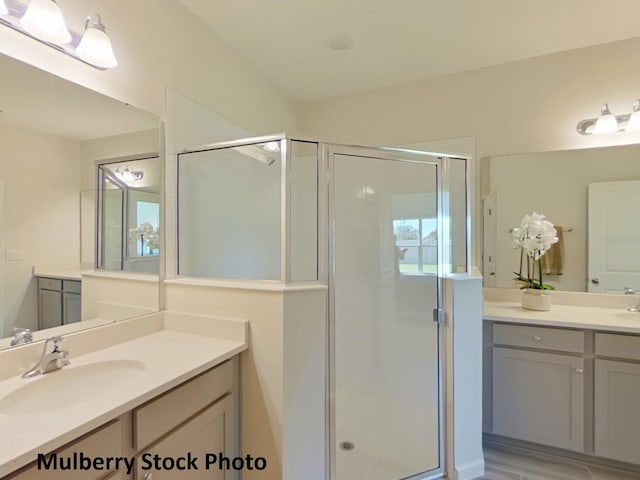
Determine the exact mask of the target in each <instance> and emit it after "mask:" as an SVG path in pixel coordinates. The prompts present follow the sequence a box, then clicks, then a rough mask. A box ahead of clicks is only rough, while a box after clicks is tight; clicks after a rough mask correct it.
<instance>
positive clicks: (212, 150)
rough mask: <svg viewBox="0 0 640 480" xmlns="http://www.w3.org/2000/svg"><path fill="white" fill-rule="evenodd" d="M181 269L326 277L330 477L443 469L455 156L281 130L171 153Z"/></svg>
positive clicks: (250, 278) (458, 183)
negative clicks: (445, 289)
mask: <svg viewBox="0 0 640 480" xmlns="http://www.w3.org/2000/svg"><path fill="white" fill-rule="evenodd" d="M178 175H179V180H178V184H179V189H178V260H179V268H178V272H179V275H181V276H188V277H206V278H215V279H226V280H228V281H235V282H238V285H242V283H243V282H253V283H255V282H264V283H269V284H281V285H292V284H298V285H300V284H318V285H326V286H327V287H328V289H329V295H328V308H327V311H328V312H329V314H328V318H327V319H326V333H327V339H328V341H327V345H328V349H327V352H326V362H327V369H326V370H327V372H328V375H327V379H326V389H325V390H326V405H327V411H326V428H325V436H326V442H327V452H328V457H329V458H328V459H327V471H328V472H329V475H330V478H331V479H332V480H347V479H356V478H363V479H364V478H366V479H380V480H383V479H384V480H389V479H391V478H393V479H404V478H416V479H418V478H420V479H422V478H437V477H441V476H442V475H443V474H444V453H443V452H444V442H443V411H442V362H441V359H442V348H441V322H440V320H441V313H442V298H441V297H442V291H441V281H440V279H441V278H443V277H444V276H445V275H447V274H449V273H451V272H466V271H468V262H469V242H468V211H469V209H468V206H467V193H466V192H467V182H466V175H467V173H466V161H465V159H459V158H450V157H448V156H445V155H438V154H433V153H426V152H419V151H408V150H399V149H390V148H369V147H358V146H345V145H335V144H327V143H322V142H318V141H313V140H310V139H302V138H290V137H287V136H285V135H277V136H270V137H260V138H252V139H245V140H240V141H234V142H223V143H218V144H212V145H205V146H201V147H196V148H190V149H187V150H185V151H183V152H181V153H179V155H178Z"/></svg>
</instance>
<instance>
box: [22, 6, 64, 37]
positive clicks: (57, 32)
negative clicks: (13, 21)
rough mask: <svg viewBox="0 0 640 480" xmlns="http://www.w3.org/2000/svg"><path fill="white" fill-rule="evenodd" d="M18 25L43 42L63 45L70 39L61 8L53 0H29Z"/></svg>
mask: <svg viewBox="0 0 640 480" xmlns="http://www.w3.org/2000/svg"><path fill="white" fill-rule="evenodd" d="M20 25H22V27H23V28H24V29H25V30H26V31H27V32H29V33H30V34H31V35H33V36H34V37H36V38H39V39H40V40H43V41H45V42H49V43H57V44H60V45H63V44H65V43H69V42H70V41H71V34H70V33H69V30H68V29H67V26H66V24H65V23H64V17H63V16H62V10H60V7H58V4H57V3H56V2H55V1H54V0H31V3H29V6H28V7H27V11H26V12H25V14H24V15H23V17H22V18H21V19H20Z"/></svg>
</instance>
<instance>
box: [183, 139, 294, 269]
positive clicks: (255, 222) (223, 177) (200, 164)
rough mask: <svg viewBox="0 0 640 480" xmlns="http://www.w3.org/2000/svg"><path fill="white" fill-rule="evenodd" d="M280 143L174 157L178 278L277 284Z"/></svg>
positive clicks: (279, 223) (280, 234) (279, 235)
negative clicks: (274, 282)
mask: <svg viewBox="0 0 640 480" xmlns="http://www.w3.org/2000/svg"><path fill="white" fill-rule="evenodd" d="M281 143H282V142H281V141H273V142H264V143H255V144H244V145H239V146H234V147H227V148H217V149H203V150H202V151H193V152H189V153H183V154H180V155H179V172H178V175H179V180H178V198H179V202H178V222H179V224H178V231H179V239H178V252H179V253H178V260H179V264H178V273H179V274H180V275H186V276H189V277H209V278H233V279H256V280H280V278H281V258H282V255H281V243H280V242H281V238H282V233H281V225H282V219H281V208H280V205H281V196H282V182H281V171H282V170H281V169H282V161H281V148H282V145H281Z"/></svg>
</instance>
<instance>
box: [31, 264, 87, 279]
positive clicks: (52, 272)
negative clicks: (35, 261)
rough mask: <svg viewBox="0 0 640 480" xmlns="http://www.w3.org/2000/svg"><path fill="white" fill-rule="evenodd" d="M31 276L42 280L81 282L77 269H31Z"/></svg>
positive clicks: (37, 267) (36, 267)
mask: <svg viewBox="0 0 640 480" xmlns="http://www.w3.org/2000/svg"><path fill="white" fill-rule="evenodd" d="M33 275H34V276H36V277H44V278H57V279H60V280H82V275H81V274H80V270H79V269H73V268H58V267H40V266H34V267H33Z"/></svg>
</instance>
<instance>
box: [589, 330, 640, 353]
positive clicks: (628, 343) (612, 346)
mask: <svg viewBox="0 0 640 480" xmlns="http://www.w3.org/2000/svg"><path fill="white" fill-rule="evenodd" d="M596 355H601V356H603V357H615V358H628V359H630V360H640V337H636V336H633V335H616V334H612V333H596Z"/></svg>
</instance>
